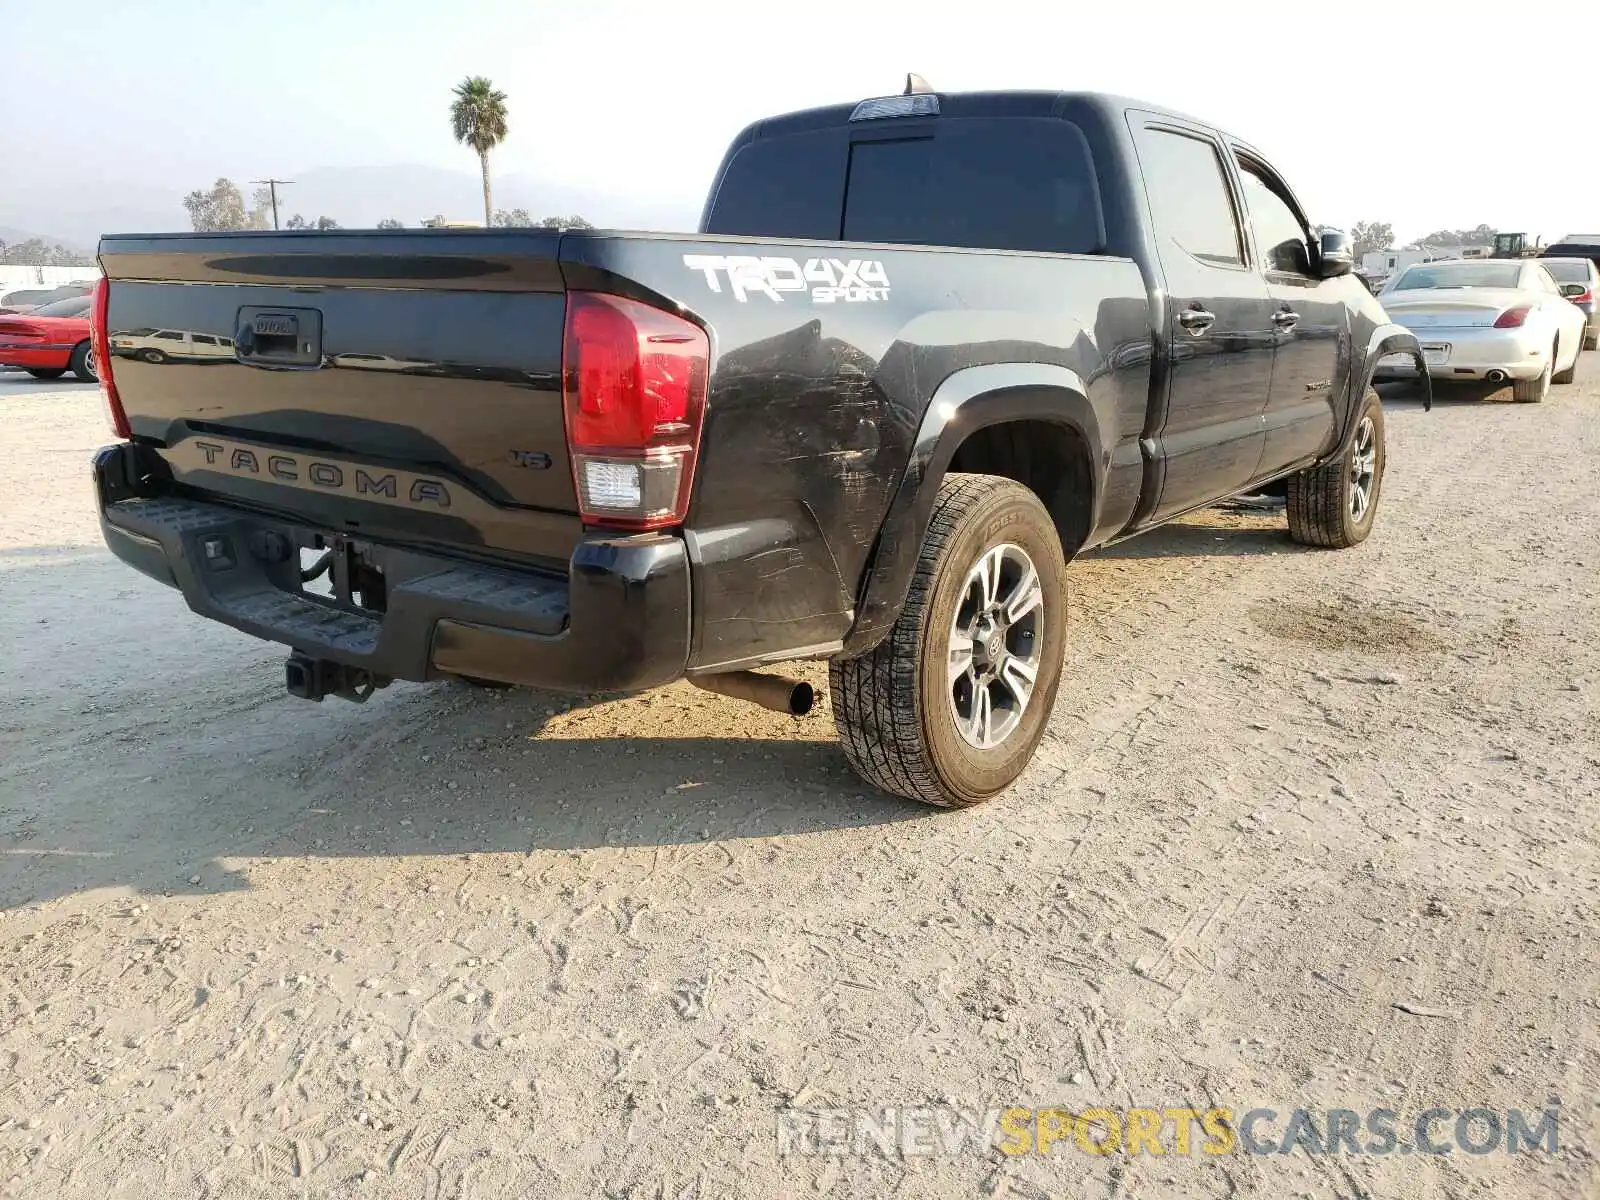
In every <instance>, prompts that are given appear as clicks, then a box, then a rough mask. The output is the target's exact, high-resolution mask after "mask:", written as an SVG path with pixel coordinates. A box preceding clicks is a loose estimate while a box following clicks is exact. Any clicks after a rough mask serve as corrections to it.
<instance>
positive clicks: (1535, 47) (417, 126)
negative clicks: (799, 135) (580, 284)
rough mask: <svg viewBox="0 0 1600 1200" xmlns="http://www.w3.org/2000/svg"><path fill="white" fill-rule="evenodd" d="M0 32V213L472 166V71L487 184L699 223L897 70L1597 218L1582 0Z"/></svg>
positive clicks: (13, 3)
mask: <svg viewBox="0 0 1600 1200" xmlns="http://www.w3.org/2000/svg"><path fill="white" fill-rule="evenodd" d="M1480 11H1482V12H1486V13H1487V14H1489V15H1486V16H1483V17H1479V16H1476V15H1475V14H1476V13H1477V12H1480ZM0 31H3V37H4V42H3V43H0V114H3V119H0V164H3V165H0V221H3V220H4V219H5V214H6V212H7V211H8V210H12V209H14V208H15V207H16V204H15V203H14V202H15V201H16V200H17V199H18V198H19V196H20V194H21V192H22V190H23V189H27V188H29V186H30V183H29V180H30V177H32V178H33V179H35V180H38V179H39V178H40V177H41V176H44V177H45V178H48V180H49V183H50V186H51V187H52V192H51V193H50V194H51V195H54V194H55V191H54V189H55V188H59V187H70V188H74V189H80V190H81V193H82V194H92V195H95V196H97V197H105V198H107V199H111V198H112V197H114V196H115V195H116V194H117V193H118V192H119V191H123V190H125V191H126V193H127V194H128V195H135V194H139V195H153V194H157V193H170V194H172V195H174V196H177V195H180V194H181V193H182V192H183V191H186V190H188V189H189V188H192V187H196V186H200V185H202V184H204V183H207V182H208V181H210V180H212V179H214V178H215V177H217V176H218V175H228V176H231V177H233V178H235V179H237V180H240V181H243V180H247V179H254V178H258V177H261V176H265V175H268V174H275V175H279V176H284V175H292V174H293V173H295V172H303V171H307V170H310V169H312V168H316V167H323V166H337V165H345V164H364V165H384V164H394V163H419V164H426V165H431V166H440V167H449V168H454V169H459V170H472V169H474V168H475V165H476V164H475V162H474V161H473V159H472V157H471V154H470V152H469V151H467V150H465V149H463V148H461V147H458V146H456V145H455V144H454V142H453V141H452V140H451V137H450V132H449V126H448V122H447V119H446V107H447V105H448V102H449V99H450V89H451V87H452V85H453V84H455V83H456V82H457V81H458V80H459V79H460V78H461V77H462V76H463V75H466V74H468V73H472V74H484V75H488V76H489V77H490V78H491V79H493V80H494V82H495V84H496V85H498V86H499V87H500V88H501V89H502V90H503V91H504V92H506V93H507V95H508V97H509V100H510V125H511V135H510V137H509V138H508V139H507V141H506V143H505V145H504V146H503V147H501V148H500V149H499V150H498V151H497V152H496V153H495V155H494V158H493V160H492V161H493V164H494V168H495V170H496V171H497V172H503V173H507V174H510V173H521V174H526V175H532V176H535V177H544V178H556V179H561V180H564V181H566V182H569V183H571V184H574V185H578V186H581V187H585V188H592V189H599V190H603V191H604V192H606V193H609V194H611V195H614V196H615V197H617V198H618V199H619V200H625V201H628V202H629V203H632V202H635V201H636V200H637V201H638V202H640V203H641V204H642V203H643V201H644V200H646V199H649V200H651V201H653V202H654V203H655V207H656V208H657V209H658V210H659V208H660V207H661V205H660V202H661V201H662V200H672V201H674V202H675V203H674V207H676V202H678V201H681V203H682V206H683V211H685V212H687V213H690V214H694V213H697V212H698V208H699V202H700V199H701V197H702V196H703V194H704V191H705V188H706V185H707V183H708V182H709V180H710V177H711V174H712V172H713V171H714V170H715V168H716V165H717V162H718V159H719V158H720V156H721V153H722V150H723V148H724V146H725V144H726V143H727V141H728V140H729V138H730V137H731V136H732V135H733V134H734V133H735V132H736V131H737V130H738V129H739V128H740V127H741V126H743V125H744V124H745V123H747V122H748V121H750V120H752V119H755V118H758V117H761V116H764V115H769V114H772V113H778V112H783V111H787V110H790V109H794V108H801V107H807V106H810V105H815V104H823V103H832V102H836V101H841V100H853V99H857V98H860V97H864V96H870V95H881V94H884V93H888V92H894V91H897V90H899V85H900V83H901V81H902V79H903V77H904V73H905V72H906V71H907V70H914V71H917V72H919V73H921V74H922V75H924V76H926V77H927V78H928V79H929V80H930V81H931V82H932V83H933V84H934V86H935V87H937V88H939V89H942V90H948V91H955V90H965V89H975V88H1001V87H1026V88H1061V89H1080V88H1082V89H1098V90H1107V91H1115V92H1121V93H1124V94H1127V95H1131V96H1136V97H1139V98H1143V99H1147V100H1151V101H1154V102H1157V103H1162V104H1166V105H1170V106H1173V107H1176V108H1179V109H1182V110H1184V111H1187V112H1190V113H1193V114H1194V115H1196V116H1200V117H1203V118H1206V119H1208V120H1210V121H1213V122H1215V123H1217V124H1219V125H1223V126H1225V127H1227V128H1229V129H1231V130H1233V131H1234V132H1235V133H1237V134H1238V135H1239V136H1241V137H1243V138H1245V139H1247V140H1248V141H1251V142H1253V143H1255V144H1256V145H1257V146H1259V147H1260V148H1261V149H1262V150H1263V151H1264V152H1265V153H1267V154H1268V156H1269V157H1271V158H1273V159H1274V161H1275V162H1276V164H1277V166H1278V167H1279V168H1280V169H1281V170H1282V171H1283V172H1284V174H1285V175H1286V176H1287V178H1288V179H1289V181H1290V183H1291V184H1292V186H1294V187H1295V188H1296V190H1297V191H1299V193H1300V194H1301V198H1302V200H1303V201H1304V202H1305V203H1306V205H1307V206H1308V208H1309V209H1310V210H1311V215H1312V217H1313V219H1314V220H1318V221H1324V222H1327V223H1329V224H1348V223H1350V222H1352V221H1354V220H1356V219H1358V218H1375V219H1381V220H1388V221H1391V222H1392V223H1393V224H1394V226H1395V229H1396V232H1397V233H1398V234H1399V235H1400V237H1401V238H1407V237H1414V236H1416V235H1418V234H1420V233H1423V232H1426V231H1427V230H1430V229H1433V228H1437V227H1440V226H1447V227H1454V226H1470V225H1476V224H1478V223H1479V222H1480V221H1486V222H1488V223H1490V224H1492V225H1496V226H1499V227H1500V228H1503V229H1523V230H1526V231H1527V232H1529V233H1542V234H1544V236H1545V237H1546V239H1550V238H1553V237H1555V236H1558V235H1560V234H1562V233H1566V232H1569V231H1573V230H1600V55H1597V53H1596V50H1595V47H1596V46H1600V2H1597V0H1520V2H1519V3H1516V4H1514V5H1509V6H1494V7H1492V8H1489V9H1479V8H1475V7H1473V6H1470V5H1469V6H1462V5H1460V4H1446V3H1441V2H1435V0H1426V2H1425V0H1387V2H1385V3H1367V2H1360V0H1355V2H1350V0H1344V2H1339V3H1331V4H1313V3H1305V2H1303V0H1299V2H1297V0H1275V2H1270V3H1254V2H1249V3H1247V2H1244V0H1211V3H1209V4H1195V3H1189V2H1181V3H1174V2H1170V0H1144V2H1142V3H1141V2H1139V0H1132V2H1130V0H1111V2H1109V3H1098V2H1097V3H1083V2H1082V0H1057V2H1055V3H1041V4H1033V3H1006V2H1003V0H1000V2H996V0H987V2H980V3H964V4H961V5H945V4H939V3H898V2H895V3H890V2H887V0H854V2H851V3H832V2H830V0H803V2H801V3H786V2H782V0H745V2H742V3H727V4H725V3H718V2H713V0H673V2H671V3H660V2H658V3H651V4H644V3H623V2H611V3H607V2H604V0H566V2H563V3H549V2H547V0H539V2H532V0H522V2H513V0H381V2H380V0H257V2H256V3H250V4H236V3H234V4H222V3H219V2H217V0H209V2H204V3H202V2H200V0H72V2H71V3H64V4H48V3H39V2H34V0H0ZM1566 47H1570V49H1567V48H1566ZM461 210H462V215H470V214H471V212H472V204H471V202H470V199H467V200H464V202H463V204H462V205H461ZM332 215H334V216H338V215H339V214H332ZM175 216H179V217H181V212H179V213H175Z"/></svg>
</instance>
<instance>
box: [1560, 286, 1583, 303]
mask: <svg viewBox="0 0 1600 1200" xmlns="http://www.w3.org/2000/svg"><path fill="white" fill-rule="evenodd" d="M1588 290H1589V289H1588V288H1586V287H1584V286H1583V284H1581V283H1563V284H1562V285H1561V294H1562V295H1563V296H1565V297H1566V298H1567V299H1568V300H1570V299H1572V298H1573V297H1574V296H1581V295H1583V294H1584V293H1585V292H1587V291H1588Z"/></svg>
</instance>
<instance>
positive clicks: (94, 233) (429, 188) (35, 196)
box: [0, 164, 701, 250]
mask: <svg viewBox="0 0 1600 1200" xmlns="http://www.w3.org/2000/svg"><path fill="white" fill-rule="evenodd" d="M288 178H290V179H292V180H294V181H295V182H294V183H292V184H290V185H288V186H286V187H282V188H280V189H279V191H278V215H279V218H280V220H287V219H288V218H289V217H290V216H291V215H292V214H294V213H300V214H301V215H302V216H304V217H305V218H307V219H308V220H314V219H315V218H317V217H319V216H329V217H332V218H333V219H334V220H336V221H338V222H339V224H341V225H343V226H345V227H346V228H362V227H370V226H372V225H375V224H377V222H378V221H380V220H382V219H383V218H385V217H393V218H395V219H396V220H399V221H401V222H403V223H405V224H406V225H408V226H417V225H420V224H421V223H422V222H423V221H424V220H426V219H427V218H429V217H432V216H435V215H436V214H443V215H444V216H445V217H448V218H450V219H451V220H457V221H472V220H479V221H481V220H482V219H483V192H482V185H481V183H480V182H479V178H478V173H477V172H476V171H452V170H447V169H444V168H440V167H425V166H417V165H414V164H401V165H395V166H386V167H316V168H313V169H311V170H306V171H300V172H297V173H291V174H290V175H289V176H288ZM213 182H214V179H189V180H183V181H182V182H181V184H179V185H178V186H175V187H174V188H172V189H171V190H170V191H167V190H164V189H160V188H151V187H147V186H130V185H121V184H106V185H105V186H103V187H98V188H96V189H94V190H93V191H85V190H84V189H80V188H67V187H64V186H63V187H52V186H51V183H50V180H49V177H48V175H47V176H45V177H44V178H43V179H41V180H40V181H39V182H38V184H36V185H35V186H31V187H30V188H29V189H28V190H27V192H26V194H17V193H12V194H8V195H0V222H5V224H6V226H10V225H15V226H17V229H15V230H11V229H9V228H6V227H3V226H0V238H4V239H5V240H6V241H7V242H10V241H13V240H17V241H26V240H27V238H26V236H19V237H17V238H15V239H13V237H12V236H11V235H12V233H13V232H15V233H17V234H19V235H20V234H22V233H23V231H25V230H27V229H34V228H42V229H53V230H57V231H58V235H57V236H56V237H54V238H50V239H47V240H51V241H59V242H61V243H62V244H63V245H66V246H67V247H69V248H72V249H83V250H88V249H90V248H92V247H93V246H94V245H95V243H96V242H98V241H99V240H100V235H101V234H102V233H163V232H167V231H178V230H184V229H187V228H188V227H189V220H188V214H187V213H186V212H185V211H184V208H183V197H184V196H185V195H187V194H188V193H189V192H190V191H192V190H193V189H195V188H201V187H209V186H210V185H211V184H212V183H213ZM234 182H235V183H237V184H238V185H239V186H240V187H241V188H242V189H244V190H245V192H246V194H248V193H249V190H250V185H249V182H248V181H247V180H243V179H235V180H234ZM493 182H494V205H495V207H496V208H525V209H527V210H528V212H529V213H531V214H532V215H533V216H534V217H535V218H539V217H550V216H572V215H574V214H576V215H578V216H581V217H584V218H586V219H587V220H589V221H591V222H593V223H594V224H595V225H598V226H601V227H602V228H605V227H609V228H613V229H653V230H666V231H673V230H689V229H693V228H694V227H695V225H696V224H697V223H698V221H699V219H700V204H701V197H699V196H698V195H696V196H671V195H661V196H643V197H640V196H632V197H628V196H619V195H615V194H610V193H606V192H601V191H597V190H594V189H586V188H576V187H570V186H568V185H565V184H560V183H550V182H547V181H544V180H541V179H536V178H534V177H532V176H530V175H525V174H510V175H506V176H503V177H496V178H495V179H494V181H493ZM7 190H8V191H10V189H7ZM113 197H114V199H113Z"/></svg>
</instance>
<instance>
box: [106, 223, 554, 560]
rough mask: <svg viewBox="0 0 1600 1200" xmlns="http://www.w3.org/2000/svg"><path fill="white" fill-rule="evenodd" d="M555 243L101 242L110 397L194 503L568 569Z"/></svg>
mask: <svg viewBox="0 0 1600 1200" xmlns="http://www.w3.org/2000/svg"><path fill="white" fill-rule="evenodd" d="M559 244H560V234H559V233H556V232H553V231H542V230H516V231H513V230H506V231H449V232H445V231H428V232H422V233H418V232H404V231H401V232H372V233H359V234H349V235H329V234H325V233H324V234H299V233H254V234H197V235H172V236H159V235H153V236H144V237H114V238H107V239H106V240H105V241H103V242H102V243H101V262H102V264H103V266H104V268H105V272H106V275H107V278H108V280H109V308H108V317H107V332H108V340H109V342H110V346H111V353H112V357H113V363H112V366H113V371H114V375H115V379H116V385H117V391H118V394H119V395H120V397H121V400H122V404H123V407H124V409H125V410H126V412H127V416H128V423H129V427H130V428H131V430H132V432H133V435H134V437H135V438H136V439H138V440H141V441H145V442H147V443H150V444H153V445H154V446H155V447H156V448H157V450H158V452H159V453H160V455H161V456H162V458H164V459H165V460H166V462H167V464H168V466H169V467H170V468H171V471H172V474H173V478H174V480H175V481H176V482H177V483H179V484H182V485H184V486H185V487H188V488H192V489H194V490H196V491H198V492H201V493H206V494H209V495H212V496H215V497H218V498H222V499H225V500H232V501H234V502H237V503H243V504H246V505H250V506H253V507H259V508H266V509H272V510H277V511H281V512H286V513H292V514H294V515H295V516H297V517H300V518H302V519H304V520H306V521H307V522H309V523H314V524H318V525H321V526H324V527H327V528H329V529H332V530H336V531H341V532H354V531H359V532H360V533H361V534H363V535H366V536H372V537H376V538H384V537H388V538H392V539H397V540H402V541H422V542H437V543H443V544H451V545H466V546H480V547H482V548H483V549H484V550H486V551H488V552H492V553H494V554H496V555H502V556H503V555H509V556H515V557H519V558H531V559H536V560H549V561H551V562H562V563H564V562H565V561H566V558H567V556H568V554H569V553H570V551H571V548H572V546H573V544H574V543H575V542H576V541H577V539H578V537H579V536H580V534H581V525H580V522H579V519H578V516H577V502H576V497H575V495H574V491H573V484H572V474H571V469H570V465H569V462H568V458H567V450H566V436H565V428H564V421H563V416H562V407H561V351H562V322H563V316H564V311H565V295H564V290H563V285H562V279H561V273H560V268H559V266H558V263H557V251H558V248H559Z"/></svg>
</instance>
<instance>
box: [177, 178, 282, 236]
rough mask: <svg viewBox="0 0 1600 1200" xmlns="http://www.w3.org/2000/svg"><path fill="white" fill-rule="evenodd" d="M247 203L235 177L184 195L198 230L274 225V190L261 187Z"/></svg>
mask: <svg viewBox="0 0 1600 1200" xmlns="http://www.w3.org/2000/svg"><path fill="white" fill-rule="evenodd" d="M250 201H251V202H250V204H248V205H247V204H246V203H245V200H244V193H243V192H241V191H240V190H239V185H238V184H236V183H234V182H233V180H231V179H219V180H217V181H216V183H214V184H212V185H211V187H210V188H208V189H204V190H198V191H193V192H190V193H189V194H188V195H187V196H185V197H184V198H183V206H184V208H186V209H188V210H189V223H190V224H191V225H193V226H194V230H195V232H196V233H225V232H229V231H232V230H238V229H270V228H272V193H270V192H269V191H268V190H267V189H266V188H257V189H256V191H255V192H254V193H253V194H252V195H251V197H250Z"/></svg>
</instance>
